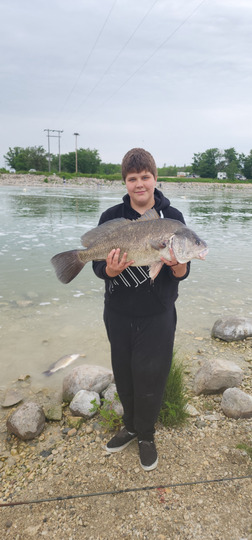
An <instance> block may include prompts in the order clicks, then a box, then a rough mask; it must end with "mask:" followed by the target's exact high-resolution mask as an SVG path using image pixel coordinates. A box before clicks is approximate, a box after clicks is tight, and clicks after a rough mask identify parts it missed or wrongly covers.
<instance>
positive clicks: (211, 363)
mask: <svg viewBox="0 0 252 540" xmlns="http://www.w3.org/2000/svg"><path fill="white" fill-rule="evenodd" d="M242 379H243V372H242V369H241V368H240V367H239V366H237V365H236V364H235V363H234V362H230V361H228V360H221V359H212V360H207V361H206V362H205V363H204V364H203V366H202V367H201V368H200V369H199V370H198V371H197V373H196V375H195V379H194V384H193V390H194V392H195V394H196V395H199V394H215V393H218V392H222V391H223V390H226V389H227V388H232V387H233V386H239V385H240V384H241V382H242Z"/></svg>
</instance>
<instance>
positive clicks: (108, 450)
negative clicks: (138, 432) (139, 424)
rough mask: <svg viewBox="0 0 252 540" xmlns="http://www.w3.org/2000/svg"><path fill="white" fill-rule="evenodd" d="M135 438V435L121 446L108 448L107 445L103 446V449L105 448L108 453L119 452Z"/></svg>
mask: <svg viewBox="0 0 252 540" xmlns="http://www.w3.org/2000/svg"><path fill="white" fill-rule="evenodd" d="M136 438H137V436H136V437H134V438H133V439H131V440H130V441H128V442H126V443H125V444H123V445H122V446H117V447H116V448H108V447H107V446H105V450H107V452H109V453H110V454H114V453H115V452H121V451H122V450H124V448H127V446H129V444H131V443H132V442H133V441H135V440H136Z"/></svg>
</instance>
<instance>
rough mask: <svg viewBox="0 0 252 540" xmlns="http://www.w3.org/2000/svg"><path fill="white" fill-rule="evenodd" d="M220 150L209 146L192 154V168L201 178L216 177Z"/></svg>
mask: <svg viewBox="0 0 252 540" xmlns="http://www.w3.org/2000/svg"><path fill="white" fill-rule="evenodd" d="M220 160H221V152H220V150H218V148H209V149H208V150H206V151H205V152H203V153H201V154H200V153H199V154H194V158H193V163H192V169H193V172H194V173H195V174H199V175H200V176H201V177H202V178H216V176H217V172H218V166H219V163H220Z"/></svg>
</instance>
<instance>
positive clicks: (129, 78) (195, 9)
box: [84, 0, 206, 119]
mask: <svg viewBox="0 0 252 540" xmlns="http://www.w3.org/2000/svg"><path fill="white" fill-rule="evenodd" d="M205 2H206V0H201V2H200V3H199V4H198V5H197V6H196V7H195V8H194V9H193V11H192V12H191V13H190V14H189V15H188V16H187V17H186V18H185V19H184V20H183V21H182V22H181V23H179V24H178V26H177V27H176V28H175V30H173V32H171V34H169V36H168V37H167V38H166V39H165V40H164V41H163V42H162V43H160V45H158V47H156V49H155V50H154V51H153V52H152V53H151V54H150V55H149V56H148V58H146V60H144V62H142V64H141V65H140V66H139V67H138V68H137V69H136V70H135V71H134V72H133V73H132V74H131V75H130V76H129V77H128V78H127V79H126V80H125V81H124V82H123V83H122V84H121V85H120V86H119V87H118V88H117V89H116V90H115V91H114V92H112V94H110V96H108V97H107V98H106V99H105V100H104V101H102V103H100V105H98V106H97V107H96V108H95V112H96V111H97V109H100V108H101V107H103V106H104V105H105V104H106V103H107V102H108V101H110V100H111V98H113V97H114V96H115V95H116V94H117V92H119V91H120V90H121V89H122V88H123V87H124V86H125V85H126V84H127V83H128V82H129V81H130V80H131V79H132V78H133V77H134V76H135V75H136V73H138V71H140V70H141V69H142V68H143V67H144V66H145V65H146V64H147V63H148V62H149V61H150V60H151V58H153V56H154V55H155V54H156V53H157V52H158V51H159V50H160V49H161V48H162V47H163V46H164V45H165V44H166V43H167V42H168V41H170V40H171V38H172V37H173V36H174V35H175V34H176V33H177V32H178V31H179V30H180V28H182V26H184V25H185V24H186V23H187V21H188V20H189V19H191V17H192V16H193V15H194V14H195V13H196V11H198V9H199V8H200V7H201V6H202V4H204V3H205ZM90 114H92V113H90ZM90 114H87V115H86V116H85V117H84V119H85V118H88V117H90Z"/></svg>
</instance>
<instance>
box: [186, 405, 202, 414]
mask: <svg viewBox="0 0 252 540" xmlns="http://www.w3.org/2000/svg"><path fill="white" fill-rule="evenodd" d="M185 411H186V412H187V414H188V415H189V416H200V413H199V411H197V409H196V408H195V407H194V406H193V405H190V403H187V404H186V406H185Z"/></svg>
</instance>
